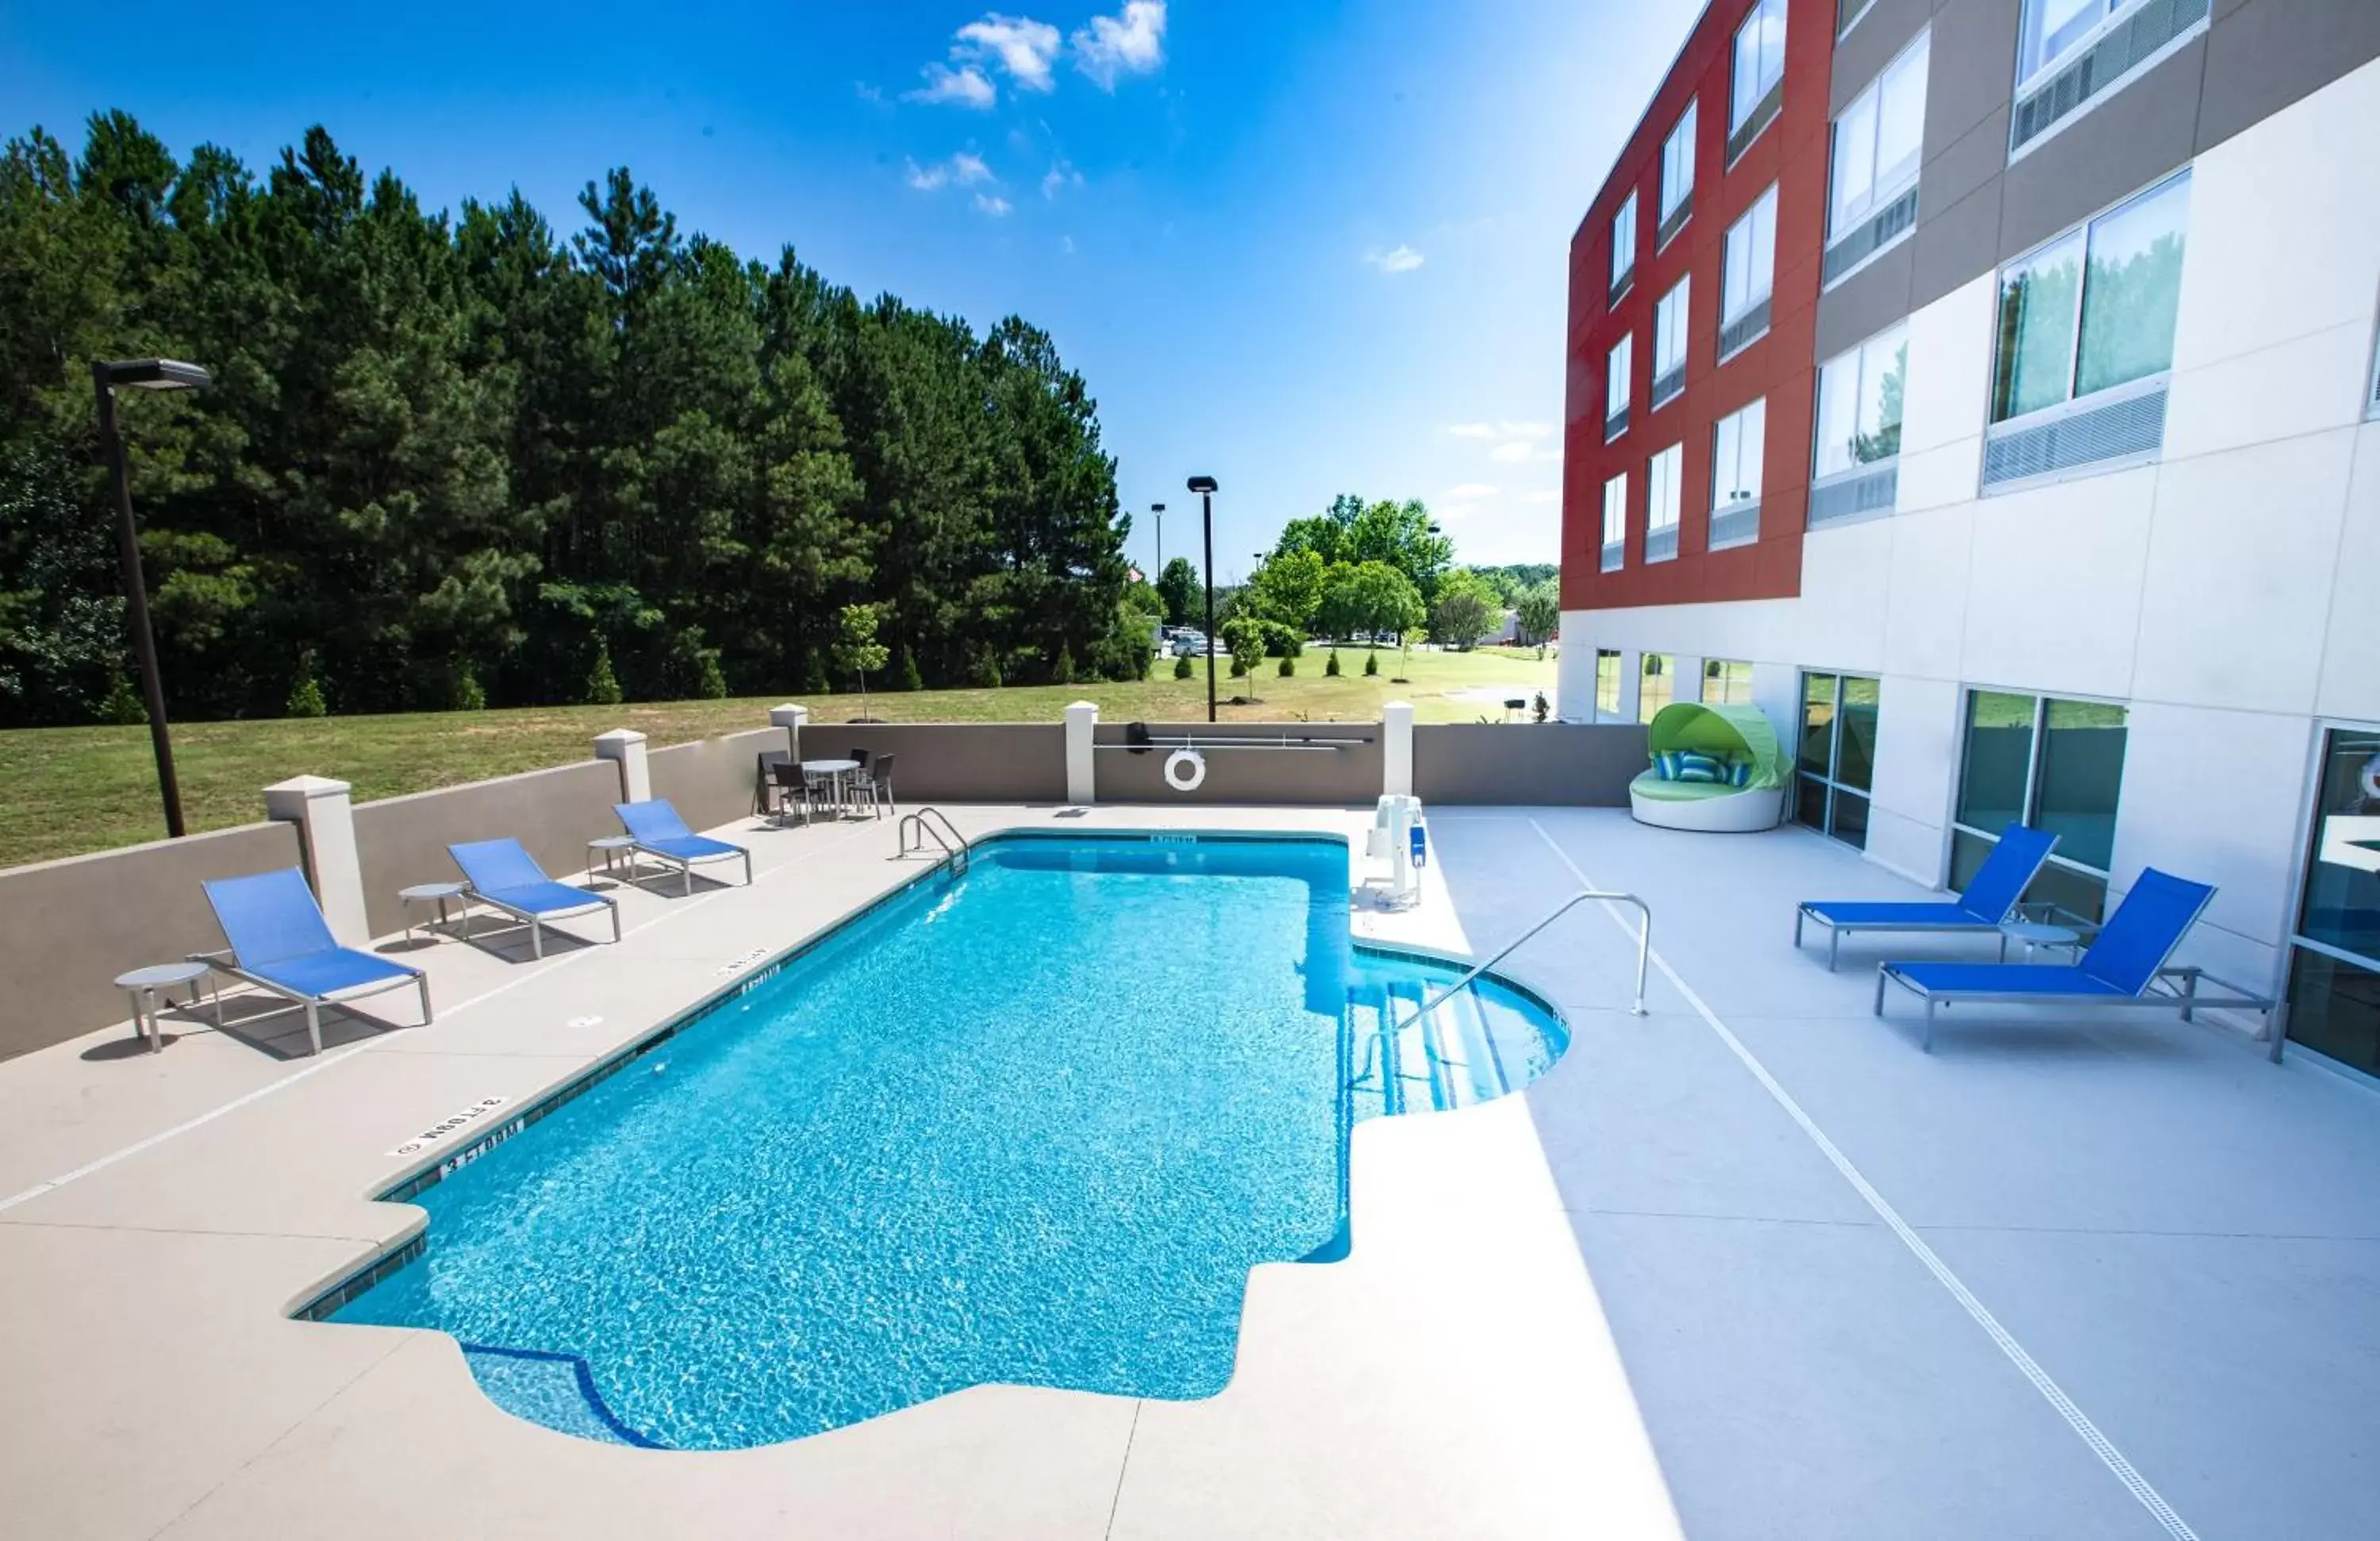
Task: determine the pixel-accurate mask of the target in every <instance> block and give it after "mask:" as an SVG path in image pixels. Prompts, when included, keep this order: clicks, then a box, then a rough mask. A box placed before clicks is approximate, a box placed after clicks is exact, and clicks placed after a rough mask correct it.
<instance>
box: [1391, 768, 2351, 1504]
mask: <svg viewBox="0 0 2380 1541" xmlns="http://www.w3.org/2000/svg"><path fill="white" fill-rule="evenodd" d="M1435 832H1436V834H1437V837H1438V846H1439V851H1440V852H1441V853H1442V855H1443V862H1444V866H1445V868H1446V871H1447V873H1448V876H1449V880H1450V883H1451V891H1452V893H1453V897H1454V900H1455V903H1456V906H1457V908H1458V909H1459V910H1460V912H1461V913H1462V915H1463V922H1464V925H1465V928H1467V929H1468V931H1469V932H1470V934H1471V937H1472V940H1473V941H1474V942H1475V944H1477V945H1478V946H1480V947H1482V948H1483V949H1484V948H1488V947H1492V946H1493V945H1495V944H1496V942H1497V941H1498V940H1499V939H1500V938H1501V937H1505V936H1509V935H1512V934H1516V933H1517V932H1518V930H1519V929H1520V928H1522V927H1523V926H1524V925H1525V924H1526V923H1527V922H1528V920H1530V919H1531V918H1534V916H1536V914H1538V913H1541V912H1542V911H1543V909H1544V908H1545V907H1547V905H1548V903H1549V901H1550V900H1551V899H1552V898H1554V897H1555V896H1557V895H1559V894H1560V892H1564V891H1565V890H1567V889H1570V888H1573V887H1575V886H1576V885H1577V883H1578V881H1579V880H1580V879H1581V878H1582V877H1584V878H1591V879H1592V880H1595V881H1596V882H1597V884H1600V885H1603V886H1616V887H1621V888H1627V889H1633V890H1634V891H1636V892H1640V893H1642V894H1644V895H1645V897H1646V898H1647V899H1649V900H1650V901H1651V902H1652V904H1653V906H1654V909H1655V911H1656V912H1657V914H1658V924H1657V927H1656V931H1655V937H1656V941H1657V944H1658V953H1659V954H1660V955H1661V957H1662V959H1663V960H1664V962H1665V965H1666V966H1665V967H1663V968H1661V969H1659V970H1658V971H1657V979H1656V985H1655V990H1654V1001H1653V1004H1654V1014H1653V1015H1652V1016H1651V1017H1650V1018H1649V1019H1645V1020H1642V1021H1638V1020H1633V1019H1630V1018H1627V1017H1624V1016H1619V1015H1612V1014H1608V1013H1607V1014H1600V1015H1598V1014H1591V1013H1590V1014H1583V1015H1582V1014H1576V1013H1574V1015H1573V1027H1574V1029H1576V1037H1575V1040H1574V1042H1573V1047H1572V1049H1571V1051H1570V1054H1569V1056H1568V1057H1567V1058H1566V1060H1565V1061H1564V1062H1563V1063H1562V1064H1561V1065H1560V1067H1559V1068H1558V1069H1557V1070H1556V1072H1555V1073H1554V1074H1551V1075H1549V1076H1548V1077H1547V1078H1546V1079H1545V1080H1543V1081H1541V1082H1540V1083H1539V1084H1538V1086H1536V1089H1535V1090H1534V1091H1533V1092H1532V1093H1531V1094H1530V1096H1529V1098H1528V1100H1529V1102H1530V1105H1531V1110H1532V1111H1533V1112H1534V1114H1535V1115H1536V1125H1537V1131H1538V1134H1539V1135H1540V1137H1541V1138H1542V1140H1543V1142H1544V1145H1545V1148H1546V1151H1547V1154H1548V1158H1549V1159H1550V1161H1551V1164H1552V1166H1553V1170H1554V1174H1555V1179H1556V1181H1557V1183H1558V1184H1559V1185H1560V1190H1561V1193H1562V1195H1563V1200H1564V1203H1565V1205H1566V1206H1567V1207H1568V1209H1569V1211H1570V1215H1571V1224H1572V1227H1573V1231H1574V1232H1575V1233H1576V1235H1577V1238H1578V1244H1579V1249H1580V1251H1581V1253H1582V1255H1583V1256H1585V1258H1586V1261H1587V1265H1588V1269H1589V1272H1590V1273H1591V1274H1592V1276H1593V1278H1594V1280H1595V1283H1596V1288H1597V1293H1598V1295H1599V1297H1600V1298H1601V1300H1602V1302H1603V1304H1604V1306H1605V1309H1606V1310H1607V1312H1608V1313H1609V1319H1610V1322H1611V1326H1612V1329H1613V1331H1614V1333H1615V1335H1616V1336H1617V1339H1618V1341H1619V1343H1620V1349H1621V1357H1622V1359H1623V1360H1624V1361H1625V1362H1626V1364H1627V1366H1628V1374H1629V1378H1630V1381H1631V1384H1632V1385H1633V1388H1634V1389H1635V1393H1636V1396H1637V1398H1638V1400H1639V1401H1640V1403H1641V1405H1642V1408H1643V1411H1644V1414H1645V1419H1646V1422H1647V1425H1648V1426H1649V1427H1650V1429H1651V1431H1652V1435H1653V1440H1654V1446H1655V1449H1656V1450H1657V1451H1658V1454H1659V1457H1660V1461H1661V1465H1662V1469H1663V1471H1664V1473H1665V1474H1666V1475H1667V1477H1668V1480H1669V1485H1670V1491H1671V1493H1672V1494H1673V1495H1674V1497H1675V1499H1676V1503H1677V1506H1678V1510H1679V1512H1680V1514H1681V1516H1682V1521H1683V1523H1684V1526H1685V1529H1686V1532H1687V1534H1688V1535H1692V1536H1694V1537H1696V1538H1697V1541H1723V1538H1732V1537H1746V1538H1750V1537H1761V1538H1773V1537H1779V1536H1795V1537H1801V1536H1827V1537H1846V1538H1849V1537H1877V1538H1886V1537H1889V1538H1893V1541H1902V1538H1906V1537H1912V1536H1925V1537H1928V1538H1952V1537H1967V1536H1973V1537H1978V1538H1982V1537H1992V1538H1997V1541H2005V1538H2008V1537H2016V1536H2040V1537H2057V1538H2061V1541H2072V1538H2077V1537H2086V1536H2088V1537H2097V1536H2107V1537H2139V1538H2143V1541H2155V1538H2156V1537H2159V1536H2168V1535H2169V1536H2187V1535H2193V1534H2194V1535H2202V1536H2204V1537H2206V1538H2207V1541H2216V1538H2218V1537H2243V1538H2244V1537H2258V1538H2265V1537H2289V1538H2294V1541H2315V1538H2326V1537H2337V1538H2340V1541H2347V1538H2351V1537H2368V1536H2373V1535H2380V1484H2375V1482H2374V1412H2375V1410H2380V1310H2376V1309H2375V1307H2380V1183H2374V1181H2373V1177H2374V1173H2375V1172H2380V1098H2375V1097H2374V1094H2373V1093H2372V1091H2371V1090H2369V1089H2368V1088H2366V1087H2364V1086H2361V1085H2358V1084H2353V1083H2350V1082H2349V1081H2347V1080H2344V1079H2342V1078H2340V1077H2338V1076H2337V1075H2335V1074H2330V1073H2328V1072H2325V1071H2324V1070H2322V1069H2320V1068H2318V1067H2317V1066H2315V1065H2314V1064H2313V1063H2312V1062H2301V1061H2291V1062H2287V1063H2285V1064H2283V1065H2281V1066H2279V1067H2276V1066H2274V1065H2272V1064H2270V1063H2268V1062H2266V1060H2265V1055H2264V1052H2263V1046H2262V1045H2257V1044H2251V1043H2248V1042H2246V1041H2245V1040H2244V1039H2242V1038H2241V1037H2239V1036H2238V1035H2237V1034H2236V1033H2234V1032H2231V1031H2228V1030H2226V1029H2224V1028H2222V1027H2219V1026H2213V1025H2200V1026H2191V1025H2182V1024H2180V1023H2179V1022H2177V1021H2176V1020H2174V1019H2173V1018H2170V1017H2165V1016H2162V1015H2159V1014H2156V1013H2133V1014H2131V1015H2130V1016H2128V1017H2126V1018H2125V1019H2124V1020H2121V1021H2115V1020H2107V1019H2098V1020H2096V1021H2095V1025H2088V1026H2075V1025H2070V1024H2067V1023H2058V1022H2055V1021H2046V1020H2024V1016H2025V1013H2014V1014H2013V1015H2010V1014H2007V1013H2003V1014H2000V1015H1998V1016H1995V1017H1990V1018H1985V1017H1983V1016H1981V1015H1978V1016H1977V1017H1975V1018H1973V1019H1972V1020H1968V1021H1961V1020H1960V1019H1959V1018H1960V1016H1961V1015H1963V1014H1964V1013H1954V1014H1953V1015H1952V1016H1951V1017H1949V1018H1947V1019H1945V1025H1944V1026H1943V1028H1942V1029H1941V1030H1940V1031H1939V1032H1938V1033H1937V1037H1936V1040H1935V1051H1934V1052H1933V1053H1932V1054H1930V1055H1929V1054H1925V1053H1923V1052H1920V1051H1919V1049H1918V1047H1917V1038H1916V1034H1915V1031H1914V1027H1913V1023H1912V1021H1911V1020H1910V1019H1909V1017H1908V1016H1907V1015H1906V1014H1903V1015H1901V1016H1900V1018H1899V1020H1897V1021H1896V1020H1888V1021H1886V1022H1878V1021H1877V1020H1876V1018H1875V1017H1874V1016H1873V1015H1871V1014H1870V1003H1871V992H1872V989H1873V981H1874V977H1875V976H1874V969H1873V960H1874V959H1875V958H1876V956H1878V955H1879V948H1880V947H1888V948H1895V949H1897V951H1898V952H1900V953H1906V952H1907V951H1908V940H1907V939H1903V940H1901V941H1900V942H1899V943H1882V944H1879V943H1877V942H1876V941H1874V940H1868V941H1864V942H1862V943H1859V944H1847V945H1846V947H1845V962H1844V964H1843V968H1842V972H1841V974H1840V975H1839V976H1832V975H1829V974H1828V972H1827V971H1826V969H1825V967H1824V966H1823V964H1822V962H1821V961H1818V960H1819V959H1820V958H1821V956H1822V954H1821V953H1819V951H1818V950H1817V949H1816V948H1815V947H1814V948H1813V949H1812V950H1811V952H1810V953H1809V954H1808V955H1807V956H1804V957H1796V956H1795V955H1794V953H1793V951H1792V948H1791V934H1792V913H1793V906H1794V904H1795V903H1796V902H1797V901H1799V900H1802V899H1811V898H1846V899H1855V898H1870V897H1872V898H1878V899H1894V898H1907V897H1911V896H1912V891H1911V889H1910V887H1909V885H1907V884H1905V883H1903V882H1901V881H1900V880H1897V879H1894V878H1893V877H1891V876H1890V875H1889V874H1887V873H1884V872H1882V871H1880V870H1878V869H1877V868H1874V867H1872V866H1870V865H1868V864H1866V863H1864V862H1863V861H1861V860H1859V859H1858V858H1857V856H1856V855H1854V854H1853V853H1852V852H1850V851H1848V850H1847V849H1845V848H1843V847H1841V846H1839V845H1836V844H1834V843H1831V842H1829V841H1827V840H1825V839H1823V838H1821V837H1819V836H1817V835H1815V834H1813V833H1809V832H1807V831H1798V830H1796V831H1778V832H1776V833H1773V834H1768V835H1761V836H1746V837H1736V836H1729V837H1718V836H1694V835H1682V834H1676V833H1670V832H1666V831H1656V830H1650V829H1646V828H1645V827H1643V826H1639V825H1636V824H1633V823H1632V822H1631V821H1630V820H1629V819H1627V817H1626V816H1625V815H1624V814H1621V813H1613V812H1604V811H1601V810H1560V811H1552V810H1536V811H1527V812H1521V811H1516V812H1513V813H1510V814H1507V813H1504V812H1502V811H1494V812H1490V811H1489V810H1454V809H1441V810H1439V816H1438V819H1437V820H1436V823H1435ZM1722 858H1723V859H1722ZM1582 913H1583V914H1585V913H1586V912H1582ZM1598 932H1601V933H1603V934H1602V935H1601V936H1598V935H1597V933H1598ZM1617 940H1619V937H1618V925H1617V922H1616V921H1614V920H1612V919H1609V918H1606V917H1604V916H1599V915H1597V916H1590V917H1589V918H1586V919H1584V920H1582V921H1580V922H1577V923H1575V926H1574V928H1572V929H1570V930H1569V931H1568V932H1567V934H1566V935H1565V936H1563V937H1560V938H1559V939H1557V938H1556V937H1555V936H1554V935H1553V934H1552V933H1548V937H1547V938H1546V939H1544V940H1541V941H1539V942H1533V943H1531V944H1530V945H1529V946H1528V948H1526V949H1525V950H1524V952H1523V953H1521V954H1518V958H1519V960H1520V961H1523V962H1524V965H1525V967H1526V969H1527V970H1528V971H1529V972H1530V973H1532V974H1533V975H1535V976H1536V977H1538V978H1540V979H1542V980H1543V981H1545V982H1547V983H1548V984H1550V985H1551V986H1552V987H1553V989H1554V991H1555V993H1556V995H1557V997H1558V998H1560V999H1561V1000H1562V1001H1564V1002H1565V1003H1566V1004H1573V1005H1574V1006H1575V1005H1583V1004H1585V1003H1586V1002H1591V1001H1598V1000H1601V1001H1609V1000H1610V999H1613V998H1614V994H1615V991H1617V990H1618V989H1620V988H1621V980H1620V977H1619V974H1618V970H1619V968H1620V966H1621V964H1620V960H1621V956H1622V952H1623V950H1622V949H1621V948H1620V947H1618V946H1614V945H1612V943H1613V942H1615V941H1617ZM1854 959H1856V962H1854ZM1887 1010H1888V1012H1890V1011H1892V1010H1893V1007H1892V1006H1891V1005H1890V1003H1888V1007H1887Z"/></svg>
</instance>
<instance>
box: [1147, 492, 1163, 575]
mask: <svg viewBox="0 0 2380 1541" xmlns="http://www.w3.org/2000/svg"><path fill="white" fill-rule="evenodd" d="M1148 512H1149V513H1150V514H1151V515H1153V516H1155V517H1156V519H1157V565H1156V567H1155V568H1154V569H1152V570H1151V574H1150V576H1149V580H1148V581H1149V582H1151V583H1155V582H1156V581H1157V580H1158V579H1159V578H1161V577H1163V576H1165V505H1164V504H1161V503H1152V504H1149V505H1148Z"/></svg>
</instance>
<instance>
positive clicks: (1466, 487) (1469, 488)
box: [1439, 481, 1497, 503]
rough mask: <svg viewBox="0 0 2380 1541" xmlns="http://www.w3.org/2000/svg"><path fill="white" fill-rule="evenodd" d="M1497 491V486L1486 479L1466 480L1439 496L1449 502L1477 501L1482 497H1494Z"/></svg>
mask: <svg viewBox="0 0 2380 1541" xmlns="http://www.w3.org/2000/svg"><path fill="white" fill-rule="evenodd" d="M1496 491H1497V490H1496V489H1495V488H1493V487H1490V486H1489V485H1488V484H1487V483H1486V482H1484V481H1466V482H1464V483H1463V485H1462V486H1460V487H1450V488H1448V489H1447V490H1446V491H1443V492H1440V493H1439V497H1441V498H1444V499H1446V500H1447V501H1448V502H1449V503H1477V502H1478V501H1479V500H1480V499H1482V498H1492V497H1494V496H1495V495H1496Z"/></svg>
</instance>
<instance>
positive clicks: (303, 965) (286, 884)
mask: <svg viewBox="0 0 2380 1541" xmlns="http://www.w3.org/2000/svg"><path fill="white" fill-rule="evenodd" d="M200 887H201V888H203V889H205V890H206V894H207V903H208V904H210V905H212V906H213V908H214V912H215V923H216V924H217V925H219V926H221V927H222V928H223V934H224V940H225V941H227V942H229V943H231V950H230V951H229V952H228V953H192V954H190V958H191V961H192V962H194V963H206V964H212V965H214V966H215V967H217V968H220V969H222V970H223V971H224V972H225V973H226V974H230V975H233V976H235V977H238V978H242V979H245V980H247V981H248V982H249V984H251V985H254V986H256V987H257V988H258V989H261V990H265V991H267V992H269V993H271V994H273V995H278V996H280V997H282V998H283V999H284V1000H286V1001H297V1003H298V1004H299V1005H301V1006H303V1007H305V1008H306V1036H307V1037H309V1038H311V1039H312V1040H313V1043H314V1052H315V1053H317V1054H320V1053H321V1052H322V1008H323V1007H324V1006H330V1005H339V1004H343V1003H345V1002H346V1001H353V1000H355V999H357V998H358V997H360V996H366V995H374V994H378V993H379V992H380V991H382V990H384V989H396V988H398V987H399V986H401V985H408V984H409V985H413V986H415V987H417V988H418V989H419V990H420V991H421V1024H422V1025H423V1026H425V1027H426V1026H428V1025H430V1023H431V1020H432V1018H431V1014H430V976H429V975H427V974H425V973H423V972H422V971H421V970H420V969H418V968H409V967H407V965H404V964H401V963H393V962H391V961H390V960H389V959H387V958H381V957H374V956H373V955H372V954H371V953H359V952H358V951H356V950H355V949H354V948H352V947H342V946H340V945H339V943H338V940H337V939H336V938H334V937H333V936H332V935H331V927H330V923H329V922H328V921H326V920H324V919H323V918H322V905H320V904H316V903H315V902H314V891H313V890H312V889H310V888H308V887H307V886H306V875H305V874H304V873H303V872H300V871H298V870H297V868H294V867H290V868H283V869H282V870H280V871H278V872H259V873H257V874H255V875H254V876H252V877H247V878H218V879H216V880H213V881H212V882H207V883H201V884H200Z"/></svg>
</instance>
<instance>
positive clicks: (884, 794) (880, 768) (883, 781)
mask: <svg viewBox="0 0 2380 1541" xmlns="http://www.w3.org/2000/svg"><path fill="white" fill-rule="evenodd" d="M853 752H854V754H855V755H856V754H857V753H858V751H856V750H855V751H853ZM892 758H893V757H892V756H891V755H878V756H876V757H875V758H871V759H863V760H861V761H860V762H859V769H858V770H856V771H853V772H852V773H851V778H850V780H851V795H852V797H853V798H854V799H855V800H858V801H865V802H866V803H867V804H868V817H869V818H871V819H873V818H874V817H876V810H877V809H879V808H882V807H889V808H891V809H892V811H893V812H894V813H898V812H900V811H901V805H900V804H899V803H898V802H896V801H894V800H893V796H892Z"/></svg>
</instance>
